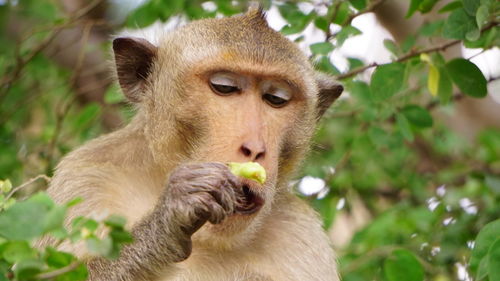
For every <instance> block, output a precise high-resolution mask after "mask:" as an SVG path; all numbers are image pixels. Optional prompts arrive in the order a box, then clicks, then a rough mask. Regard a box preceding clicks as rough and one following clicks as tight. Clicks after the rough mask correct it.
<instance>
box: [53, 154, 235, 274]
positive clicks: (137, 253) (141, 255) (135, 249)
mask: <svg viewBox="0 0 500 281" xmlns="http://www.w3.org/2000/svg"><path fill="white" fill-rule="evenodd" d="M100 173H103V172H102V171H101V172H100ZM84 178H85V179H87V180H83V181H82V180H79V181H78V180H73V181H72V180H69V181H65V182H64V186H63V185H62V184H63V183H62V182H59V181H58V180H57V177H56V181H55V183H54V184H55V185H56V186H51V188H50V190H49V191H50V193H52V194H54V193H56V192H58V191H60V192H64V193H73V196H74V194H75V193H77V195H84V196H82V197H84V202H83V203H82V205H83V206H77V207H76V208H75V210H73V212H72V214H71V216H72V217H75V216H77V215H89V214H90V213H91V212H92V210H105V209H106V207H109V206H102V205H103V203H99V201H98V199H96V197H103V194H104V193H108V194H107V195H108V196H109V195H110V194H109V191H106V190H101V189H99V188H97V189H96V188H95V187H94V188H93V189H94V190H98V192H89V191H88V189H89V187H88V186H87V188H85V186H82V184H84V185H85V184H89V182H88V178H89V177H88V176H87V177H84ZM239 185H240V183H239V180H238V179H237V178H236V177H235V176H234V175H232V174H231V172H230V171H229V169H228V168H227V167H226V166H225V165H223V164H219V163H202V164H190V165H185V166H181V167H180V168H177V169H176V170H174V171H173V172H172V173H171V175H170V178H169V181H168V183H167V186H166V188H165V189H164V191H163V192H162V194H161V195H160V197H159V198H158V199H157V201H156V205H155V206H154V208H153V209H152V210H151V211H150V212H149V213H148V214H147V215H145V216H144V217H143V218H141V219H139V220H138V221H137V222H136V223H135V224H134V225H133V227H132V229H131V232H132V235H133V237H134V242H133V243H132V244H130V245H127V246H125V247H124V248H123V250H122V252H121V254H120V257H119V258H118V259H116V260H107V259H104V258H92V259H90V260H88V261H87V265H88V269H89V275H90V277H89V280H91V281H101V280H102V281H104V280H106V281H114V280H120V281H128V280H130V281H132V280H148V281H149V280H154V279H155V277H157V276H158V275H159V274H160V273H161V274H165V272H168V271H169V270H172V271H173V270H175V267H174V266H173V264H174V263H176V262H180V261H183V260H185V259H186V258H188V257H189V255H190V253H191V235H192V234H193V233H194V232H196V231H197V230H198V229H199V228H200V227H201V226H202V225H203V224H204V223H205V222H206V221H209V222H211V223H214V224H216V223H219V222H221V221H222V220H223V219H224V218H225V217H226V216H227V215H228V214H231V213H232V212H233V208H234V206H233V205H234V202H235V194H234V188H235V187H238V186H239ZM75 186H80V187H77V188H75ZM85 189H87V191H86V192H83V193H82V192H78V190H85ZM108 189H109V187H108ZM143 190H144V188H143ZM113 191H114V192H113V193H114V194H117V190H116V189H113ZM121 192H126V191H121ZM128 192H130V190H128ZM118 193H120V191H118ZM55 197H59V198H61V197H66V198H68V197H69V195H68V194H66V195H58V196H55ZM58 201H61V200H58ZM130 208H134V206H130ZM111 212H112V211H111Z"/></svg>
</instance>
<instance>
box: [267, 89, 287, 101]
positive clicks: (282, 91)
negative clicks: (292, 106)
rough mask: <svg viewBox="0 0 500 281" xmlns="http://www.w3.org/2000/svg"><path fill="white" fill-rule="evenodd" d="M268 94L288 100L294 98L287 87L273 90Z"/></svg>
mask: <svg viewBox="0 0 500 281" xmlns="http://www.w3.org/2000/svg"><path fill="white" fill-rule="evenodd" d="M266 94H269V95H273V96H275V97H278V98H281V99H284V100H286V101H289V100H290V99H291V98H292V94H291V93H290V92H289V91H287V90H285V89H275V90H274V91H271V92H269V93H266Z"/></svg>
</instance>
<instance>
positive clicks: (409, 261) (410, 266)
mask: <svg viewBox="0 0 500 281" xmlns="http://www.w3.org/2000/svg"><path fill="white" fill-rule="evenodd" d="M384 275H385V277H386V278H387V280H388V281H401V280H405V281H422V280H424V277H425V275H424V269H423V267H422V265H421V264H420V262H419V261H418V260H417V258H416V257H415V255H413V253H412V252H410V251H407V250H402V249H399V250H394V251H393V252H392V254H391V255H390V256H389V257H388V258H387V259H386V260H385V261H384Z"/></svg>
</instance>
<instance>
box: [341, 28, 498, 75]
mask: <svg viewBox="0 0 500 281" xmlns="http://www.w3.org/2000/svg"><path fill="white" fill-rule="evenodd" d="M498 25H499V23H498V22H492V23H491V24H489V25H488V26H486V27H485V28H483V29H482V30H481V32H483V31H486V30H488V29H491V28H493V27H495V26H498ZM461 42H462V40H453V41H450V42H447V43H444V44H442V45H439V46H434V47H429V48H426V49H423V50H420V51H415V50H412V51H410V52H409V53H408V54H405V55H403V56H401V57H399V58H397V59H396V60H394V61H392V62H390V63H383V64H379V63H376V62H374V63H371V64H369V65H365V66H363V67H359V68H356V69H353V70H351V71H349V72H347V73H344V74H340V75H337V76H336V77H335V78H336V79H338V80H343V79H346V78H350V77H352V76H355V75H357V74H359V73H362V72H364V71H366V70H368V69H370V68H373V67H378V66H381V65H386V64H391V63H394V62H404V61H407V60H409V59H411V58H414V57H417V56H420V55H421V54H426V53H434V52H439V51H444V50H446V49H448V48H449V47H451V46H454V45H457V44H460V43H461Z"/></svg>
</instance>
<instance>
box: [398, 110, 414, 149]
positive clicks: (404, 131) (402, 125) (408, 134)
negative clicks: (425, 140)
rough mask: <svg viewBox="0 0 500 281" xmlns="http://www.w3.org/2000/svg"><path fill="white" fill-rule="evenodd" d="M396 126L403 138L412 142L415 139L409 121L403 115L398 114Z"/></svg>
mask: <svg viewBox="0 0 500 281" xmlns="http://www.w3.org/2000/svg"><path fill="white" fill-rule="evenodd" d="M396 125H397V127H398V129H399V132H400V133H401V135H403V137H404V138H405V139H406V140H407V141H410V142H412V141H413V139H414V137H413V132H412V131H411V127H410V123H409V122H408V119H406V117H405V116H404V115H403V114H396Z"/></svg>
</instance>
